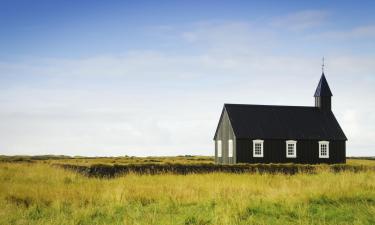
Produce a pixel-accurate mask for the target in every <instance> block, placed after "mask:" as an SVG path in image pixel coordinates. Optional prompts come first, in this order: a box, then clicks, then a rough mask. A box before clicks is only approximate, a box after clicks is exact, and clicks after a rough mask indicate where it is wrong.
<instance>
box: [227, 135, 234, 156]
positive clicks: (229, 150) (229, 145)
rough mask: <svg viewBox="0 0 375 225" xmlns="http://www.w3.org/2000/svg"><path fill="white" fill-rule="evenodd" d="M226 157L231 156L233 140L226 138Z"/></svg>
mask: <svg viewBox="0 0 375 225" xmlns="http://www.w3.org/2000/svg"><path fill="white" fill-rule="evenodd" d="M228 157H233V140H232V139H229V140H228Z"/></svg>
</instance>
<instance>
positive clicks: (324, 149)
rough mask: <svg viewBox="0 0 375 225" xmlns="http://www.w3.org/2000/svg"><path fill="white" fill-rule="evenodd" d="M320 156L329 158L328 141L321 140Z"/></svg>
mask: <svg viewBox="0 0 375 225" xmlns="http://www.w3.org/2000/svg"><path fill="white" fill-rule="evenodd" d="M319 158H329V142H328V141H319Z"/></svg>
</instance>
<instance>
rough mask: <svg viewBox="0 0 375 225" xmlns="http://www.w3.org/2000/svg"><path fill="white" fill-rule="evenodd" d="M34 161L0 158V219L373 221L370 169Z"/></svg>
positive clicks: (374, 176)
mask: <svg viewBox="0 0 375 225" xmlns="http://www.w3.org/2000/svg"><path fill="white" fill-rule="evenodd" d="M54 160H63V162H64V163H67V162H69V159H54ZM71 160H76V159H71ZM85 160H89V161H90V159H85ZM92 160H94V161H95V163H99V162H101V161H100V159H92ZM141 160H143V159H141ZM164 160H167V161H168V160H169V161H170V160H172V159H167V158H165V159H164ZM32 161H33V163H21V162H2V163H0V224H163V225H164V224H218V225H220V224H375V216H374V215H375V172H374V171H362V172H357V173H354V172H340V173H332V172H329V170H326V169H324V168H322V169H321V170H320V171H319V172H318V173H316V174H304V173H299V174H296V175H292V176H290V175H283V174H258V173H253V174H230V173H210V174H190V175H173V174H161V175H136V174H128V175H126V176H121V177H117V178H114V179H100V178H88V177H85V176H83V175H80V174H78V173H75V172H72V171H68V170H63V169H61V168H58V167H55V166H51V164H53V163H55V162H56V161H53V160H51V159H44V160H32ZM190 161H192V160H190ZM198 161H199V160H198ZM88 163H90V162H88ZM144 163H146V162H144ZM348 163H349V164H353V165H362V164H366V165H372V166H373V165H374V164H375V161H373V160H364V161H363V160H357V159H350V160H349V162H348Z"/></svg>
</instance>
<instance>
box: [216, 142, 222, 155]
mask: <svg viewBox="0 0 375 225" xmlns="http://www.w3.org/2000/svg"><path fill="white" fill-rule="evenodd" d="M221 152H222V149H221V140H218V141H217V157H221Z"/></svg>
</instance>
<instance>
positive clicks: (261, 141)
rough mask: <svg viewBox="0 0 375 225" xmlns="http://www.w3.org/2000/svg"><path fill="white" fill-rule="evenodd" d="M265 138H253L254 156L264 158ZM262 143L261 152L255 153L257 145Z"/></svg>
mask: <svg viewBox="0 0 375 225" xmlns="http://www.w3.org/2000/svg"><path fill="white" fill-rule="evenodd" d="M263 142H264V141H263V140H259V139H257V140H253V157H256V158H263V153H264V148H263ZM256 144H260V154H255V145H256Z"/></svg>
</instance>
